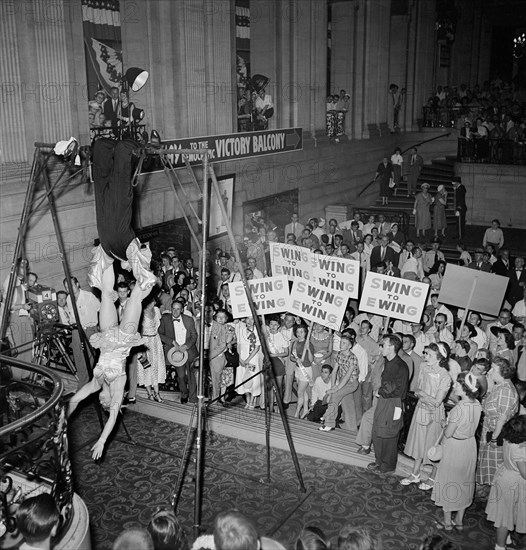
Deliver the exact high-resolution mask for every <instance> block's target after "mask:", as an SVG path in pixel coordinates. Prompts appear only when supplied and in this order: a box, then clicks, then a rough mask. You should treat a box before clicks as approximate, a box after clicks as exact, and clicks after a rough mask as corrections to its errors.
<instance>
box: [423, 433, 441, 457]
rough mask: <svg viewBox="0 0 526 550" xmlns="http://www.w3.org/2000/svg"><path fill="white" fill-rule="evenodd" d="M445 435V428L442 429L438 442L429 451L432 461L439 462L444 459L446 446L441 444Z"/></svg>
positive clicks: (428, 455) (428, 454)
mask: <svg viewBox="0 0 526 550" xmlns="http://www.w3.org/2000/svg"><path fill="white" fill-rule="evenodd" d="M443 437H444V430H442V433H441V434H440V436H439V437H438V439H437V440H436V443H435V444H434V445H433V446H432V447H431V448H430V449H429V450H428V451H427V458H429V460H431V462H439V461H440V460H442V456H443V455H444V448H443V447H444V446H443V445H441V444H440V442H441V441H442V438H443Z"/></svg>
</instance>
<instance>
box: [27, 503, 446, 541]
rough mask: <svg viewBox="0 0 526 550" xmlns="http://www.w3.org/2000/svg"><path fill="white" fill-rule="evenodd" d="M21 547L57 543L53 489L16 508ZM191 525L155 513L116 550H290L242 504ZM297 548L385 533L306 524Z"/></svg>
mask: <svg viewBox="0 0 526 550" xmlns="http://www.w3.org/2000/svg"><path fill="white" fill-rule="evenodd" d="M16 519H17V527H18V532H19V534H20V535H21V536H22V539H23V540H22V544H21V546H20V549H21V550H32V549H36V548H39V549H41V550H49V549H50V548H52V540H53V537H54V536H55V535H56V534H57V531H58V529H59V527H60V514H59V512H58V509H57V507H56V505H55V501H54V499H53V497H52V496H51V495H49V494H48V493H42V494H40V495H38V496H34V497H30V498H27V499H26V500H24V501H23V502H22V503H21V504H20V506H19V508H18V511H17V514H16ZM187 531H188V528H185V526H184V525H183V524H182V522H181V521H180V519H179V518H178V517H177V516H176V514H175V513H174V512H173V510H171V509H168V508H167V509H160V510H157V511H156V512H154V513H153V515H152V516H151V518H150V521H149V522H148V524H147V525H146V526H145V527H140V526H139V527H131V528H127V529H124V530H123V531H122V532H121V533H119V534H118V535H117V537H116V538H115V540H114V542H113V545H112V550H285V546H283V545H282V544H281V543H280V542H279V541H277V540H276V539H273V538H269V537H266V536H264V535H262V534H261V533H260V532H258V529H257V528H256V525H255V523H254V522H253V521H252V520H251V519H250V518H249V517H248V516H247V515H246V514H244V513H241V512H240V511H238V510H226V511H223V512H220V513H219V514H217V516H216V517H215V519H214V525H213V530H212V533H210V534H203V535H200V536H198V537H197V538H196V539H195V540H194V541H193V542H192V538H191V537H190V535H189V533H188V532H187ZM443 543H445V539H443V538H442V537H441V536H440V535H433V536H428V537H425V539H424V540H423V542H422V545H421V547H420V548H421V550H433V549H438V548H443V549H444V550H445V549H446V548H448V549H449V550H456V547H455V546H453V545H447V546H442V544H443ZM294 548H295V550H382V549H383V548H384V546H383V544H382V540H381V536H379V535H378V534H376V533H374V532H373V531H372V530H370V529H366V528H363V527H360V526H358V525H355V522H353V521H349V522H348V523H347V524H345V525H343V526H342V527H341V528H340V530H339V531H338V532H337V533H334V534H331V535H327V534H325V533H324V532H323V531H322V530H321V529H320V528H319V527H317V526H314V525H306V526H304V527H303V528H302V530H301V532H300V533H298V534H297V538H296V541H295V545H294Z"/></svg>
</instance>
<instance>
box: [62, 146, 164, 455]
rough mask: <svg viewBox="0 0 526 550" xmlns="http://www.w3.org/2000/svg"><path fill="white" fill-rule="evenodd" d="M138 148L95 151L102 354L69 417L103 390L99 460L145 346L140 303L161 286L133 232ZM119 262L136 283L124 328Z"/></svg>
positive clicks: (97, 343) (94, 270) (94, 276)
mask: <svg viewBox="0 0 526 550" xmlns="http://www.w3.org/2000/svg"><path fill="white" fill-rule="evenodd" d="M138 147H139V146H138V144H137V143H136V142H134V141H132V140H123V141H114V140H111V139H107V138H101V139H99V140H97V141H95V143H94V144H93V149H92V153H93V179H94V182H95V203H96V212H97V229H98V232H99V239H100V245H99V246H97V247H95V248H94V249H93V251H92V252H93V258H92V261H91V263H90V267H89V273H88V279H89V282H90V285H91V286H93V287H97V288H99V289H100V290H101V292H102V295H101V309H100V313H99V325H100V330H101V332H100V333H98V334H94V335H93V336H92V337H91V338H90V342H91V344H92V345H93V347H95V348H99V349H100V351H101V354H100V358H99V361H98V363H97V365H96V366H95V369H94V370H93V378H92V379H91V380H90V381H89V382H88V383H87V384H86V385H84V386H83V387H82V388H81V389H80V390H79V391H78V392H77V393H76V394H75V395H74V396H73V397H72V398H71V400H70V402H69V408H68V415H69V414H71V413H72V412H73V411H74V410H75V409H76V408H77V406H78V404H79V403H80V402H81V401H82V400H83V399H85V398H86V397H88V396H89V395H91V394H92V393H95V392H96V391H99V390H102V391H101V394H100V398H99V399H100V401H101V404H102V406H103V407H104V408H105V409H107V410H108V411H109V418H108V420H107V422H106V424H105V426H104V429H103V431H102V433H101V436H100V437H99V439H98V440H97V442H96V443H95V445H94V446H93V447H92V449H91V450H92V451H93V453H92V457H93V459H94V460H97V459H98V458H100V457H101V456H102V453H103V451H104V445H105V443H106V440H107V439H108V436H109V435H110V434H111V432H112V430H113V428H114V426H115V423H116V421H117V416H118V414H119V411H120V408H121V405H122V401H123V398H124V387H125V385H126V358H127V357H128V355H129V353H130V350H131V348H132V347H135V346H138V345H141V344H142V343H143V341H142V338H141V336H140V334H139V333H138V332H137V329H138V326H139V319H140V316H141V311H142V306H141V302H142V300H144V298H146V296H148V294H150V292H151V289H152V287H153V286H154V285H155V284H156V283H157V282H158V280H157V278H156V277H155V275H154V274H153V273H152V271H151V269H150V262H151V258H152V255H151V252H150V249H149V247H147V246H146V247H143V246H141V243H140V241H139V239H137V238H136V237H135V233H134V231H133V229H132V227H131V220H132V206H133V205H132V203H133V188H132V185H131V177H132V157H133V152H134V151H135V150H136V149H137V148H138ZM115 259H117V260H120V261H121V265H122V266H123V267H124V268H126V269H128V270H131V271H132V272H133V275H134V277H135V278H136V280H137V284H136V285H135V287H134V289H133V290H132V293H131V295H130V298H129V299H128V303H127V304H126V309H125V310H124V314H123V317H122V319H121V322H120V324H119V322H118V318H117V310H116V308H115V305H114V289H113V287H114V284H115V273H114V270H113V265H112V264H113V261H114V260H115Z"/></svg>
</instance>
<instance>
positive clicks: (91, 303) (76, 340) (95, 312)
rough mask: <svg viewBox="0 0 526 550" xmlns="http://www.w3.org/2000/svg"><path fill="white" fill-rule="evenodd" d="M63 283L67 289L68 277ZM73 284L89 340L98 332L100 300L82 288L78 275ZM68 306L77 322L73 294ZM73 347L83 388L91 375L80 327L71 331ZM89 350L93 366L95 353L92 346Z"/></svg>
mask: <svg viewBox="0 0 526 550" xmlns="http://www.w3.org/2000/svg"><path fill="white" fill-rule="evenodd" d="M63 284H64V288H66V289H67V285H66V279H64V281H63ZM71 286H72V287H73V295H74V298H75V304H76V305H77V311H78V314H79V320H80V324H81V326H82V328H83V329H84V333H85V335H86V339H87V340H89V339H90V337H91V336H92V335H93V334H95V333H96V332H98V324H99V310H100V302H99V300H97V298H95V296H94V295H93V294H92V293H91V292H87V291H85V290H82V289H81V288H80V284H79V281H78V279H77V278H76V277H71ZM66 307H67V308H68V311H69V312H70V313H71V318H72V321H71V322H72V324H73V323H75V317H74V313H73V305H72V303H71V296H68V297H67V298H66ZM71 349H72V351H73V358H74V361H75V367H76V368H77V376H78V379H79V386H78V387H79V388H81V387H82V386H84V385H85V384H87V383H88V382H89V380H90V377H89V374H88V367H87V365H86V361H85V359H84V353H83V351H82V344H81V340H80V335H79V332H78V329H73V330H72V332H71ZM87 351H88V356H89V360H90V363H91V367H92V368H93V355H92V353H91V349H90V346H87Z"/></svg>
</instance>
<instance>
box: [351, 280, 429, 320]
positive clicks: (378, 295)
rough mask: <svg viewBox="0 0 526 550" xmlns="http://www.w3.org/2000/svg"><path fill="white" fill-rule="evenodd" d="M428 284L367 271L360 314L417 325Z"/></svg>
mask: <svg viewBox="0 0 526 550" xmlns="http://www.w3.org/2000/svg"><path fill="white" fill-rule="evenodd" d="M428 291H429V285H428V284H426V283H420V282H418V281H410V280H408V279H398V278H396V277H390V276H389V275H380V274H379V273H374V272H372V271H369V272H368V273H367V276H366V278H365V284H364V286H363V289H362V297H361V300H360V311H366V312H367V313H375V314H376V315H382V316H384V317H391V318H392V319H400V320H402V321H409V322H412V323H419V322H420V319H421V318H422V312H423V311H424V307H425V305H426V299H427V293H428Z"/></svg>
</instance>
